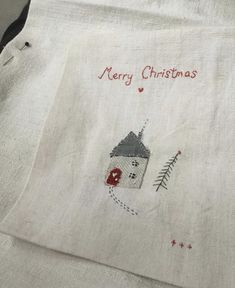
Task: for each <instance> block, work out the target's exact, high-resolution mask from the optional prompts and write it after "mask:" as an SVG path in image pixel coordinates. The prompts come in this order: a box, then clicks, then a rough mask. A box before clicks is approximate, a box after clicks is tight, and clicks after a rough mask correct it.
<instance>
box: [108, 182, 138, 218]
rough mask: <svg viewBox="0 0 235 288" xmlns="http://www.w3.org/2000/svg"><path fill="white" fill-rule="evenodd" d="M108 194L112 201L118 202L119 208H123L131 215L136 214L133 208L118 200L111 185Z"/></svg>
mask: <svg viewBox="0 0 235 288" xmlns="http://www.w3.org/2000/svg"><path fill="white" fill-rule="evenodd" d="M109 195H110V197H111V198H112V199H113V201H114V202H115V203H116V204H118V205H119V206H120V207H121V208H123V209H124V210H126V211H127V212H128V213H130V214H131V215H138V213H137V212H136V211H135V210H134V209H131V208H130V207H129V206H127V205H126V204H125V203H124V202H122V201H121V200H119V199H118V198H117V196H116V195H115V194H114V192H113V187H109Z"/></svg>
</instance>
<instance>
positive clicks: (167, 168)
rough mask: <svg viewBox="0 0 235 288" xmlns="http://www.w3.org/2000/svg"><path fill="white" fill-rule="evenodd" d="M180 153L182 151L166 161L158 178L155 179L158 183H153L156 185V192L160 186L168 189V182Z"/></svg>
mask: <svg viewBox="0 0 235 288" xmlns="http://www.w3.org/2000/svg"><path fill="white" fill-rule="evenodd" d="M180 154H181V151H178V152H177V153H176V154H175V156H173V157H171V158H170V159H169V160H168V161H167V162H166V164H165V165H164V166H163V169H162V170H161V171H160V172H159V175H158V177H157V179H156V180H155V181H154V182H156V183H154V184H153V186H156V192H157V191H158V190H159V189H160V187H163V188H164V189H166V190H167V182H168V180H169V178H170V174H171V172H172V170H173V167H174V166H175V164H176V162H177V160H178V156H179V155H180Z"/></svg>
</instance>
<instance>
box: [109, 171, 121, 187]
mask: <svg viewBox="0 0 235 288" xmlns="http://www.w3.org/2000/svg"><path fill="white" fill-rule="evenodd" d="M121 175H122V171H121V169H119V168H114V169H113V170H111V171H110V173H109V176H108V178H107V180H106V183H107V184H108V185H112V186H117V184H118V183H119V180H120V179H121Z"/></svg>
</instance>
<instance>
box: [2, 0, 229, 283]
mask: <svg viewBox="0 0 235 288" xmlns="http://www.w3.org/2000/svg"><path fill="white" fill-rule="evenodd" d="M108 2H109V1H106V3H104V4H105V5H103V6H101V7H102V8H100V6H98V5H94V3H89V4H87V3H83V2H81V1H79V2H78V1H73V2H71V3H70V6H68V7H67V4H68V2H62V1H61V2H60V3H59V4H58V3H57V5H58V6H56V7H57V9H54V10H53V9H52V10H50V9H49V8H52V7H53V8H55V7H54V6H53V5H55V2H54V1H51V2H50V1H48V2H47V3H44V4H41V3H39V2H38V3H37V1H35V2H34V5H35V6H34V9H36V11H37V12H38V13H39V14H40V15H44V17H41V18H40V17H39V23H40V24H42V25H43V26H42V27H40V29H39V28H38V27H39V26H37V25H38V23H37V25H36V24H35V22H34V21H33V23H31V25H33V24H34V25H35V26H33V28H34V29H31V34H30V32H28V33H27V34H26V35H25V36H27V37H28V39H29V40H30V42H31V43H32V49H28V50H27V51H24V53H20V52H17V53H16V51H14V53H16V55H15V58H14V61H13V62H12V63H11V64H10V65H9V66H6V67H5V68H4V70H3V73H4V77H3V79H5V81H6V80H8V82H6V83H7V84H5V83H4V85H3V94H2V95H4V96H5V97H6V99H5V101H3V102H4V104H5V106H4V105H3V106H2V107H3V108H4V109H2V111H3V112H2V113H1V117H2V119H4V121H5V124H6V125H5V126H3V128H1V131H2V135H3V136H4V137H3V138H2V139H3V140H2V147H4V149H3V148H2V147H1V149H3V150H2V151H3V153H2V155H3V156H2V157H1V158H2V159H3V161H5V162H6V164H8V167H9V169H6V170H5V174H6V176H5V177H4V179H5V180H4V181H3V184H2V186H3V190H4V189H5V191H6V194H7V192H8V191H9V190H11V191H12V188H10V189H9V185H11V186H12V187H13V191H14V189H15V190H21V191H22V192H23V193H22V196H21V198H20V199H19V200H18V202H17V203H16V205H15V206H14V207H13V208H12V209H11V211H10V212H9V213H8V215H7V217H6V218H5V219H4V220H3V222H2V224H1V230H2V231H3V232H4V233H7V234H10V235H13V236H17V237H19V238H21V239H25V240H27V241H30V242H34V243H36V244H39V245H41V246H45V247H48V248H52V249H55V250H58V251H61V252H66V253H69V254H73V255H76V256H82V257H84V258H88V259H91V260H93V261H96V262H99V263H103V264H106V265H110V266H114V267H117V268H120V269H122V270H126V271H130V272H133V273H136V274H139V275H143V276H147V277H150V278H154V279H158V280H161V281H166V282H170V283H173V284H175V285H180V286H184V287H211V286H214V287H233V283H234V275H233V271H234V269H233V267H234V241H233V235H234V201H233V200H234V194H233V192H232V190H233V189H232V188H233V187H234V186H233V174H232V172H233V166H232V163H233V160H234V149H233V146H232V145H231V144H232V143H233V142H232V141H233V139H234V133H233V130H232V127H233V123H234V113H233V112H234V101H233V98H232V91H233V85H234V84H233V83H232V79H233V77H234V74H233V73H234V72H233V69H232V67H233V61H234V58H233V57H234V53H233V48H234V29H233V27H232V25H231V23H230V21H231V18H230V17H227V19H226V21H227V23H226V25H225V24H223V25H221V26H223V27H216V25H215V26H213V27H211V24H212V23H214V22H213V21H214V18H213V17H211V18H209V19H203V20H202V21H201V22H200V24H199V25H198V26H197V27H194V26H193V25H192V23H189V24H188V21H187V20H185V19H184V18H183V17H182V15H181V17H182V21H176V22H179V23H178V27H177V28H176V27H174V28H173V27H172V26H171V25H170V24H172V23H171V21H169V17H166V18H167V19H164V20H166V21H165V23H164V20H162V19H160V20H159V19H158V17H156V18H157V19H155V18H154V17H150V18H148V17H146V18H145V17H143V16H144V15H143V14H144V12H139V14H138V13H137V11H134V12H132V11H130V10H128V9H130V7H128V5H131V4H132V3H131V1H130V2H128V4H127V5H125V4H124V2H120V4H119V6H124V7H125V9H124V7H112V6H110V3H108ZM182 3H183V2H182ZM108 4H109V6H108ZM158 4H159V3H158ZM212 4H213V3H212ZM37 5H38V6H37ZM44 5H45V6H44ZM142 5H143V3H142ZM145 5H146V6H147V8H148V9H146V11H145V13H146V16H148V15H149V13H150V12H149V11H150V8H151V3H149V2H148V5H147V3H146V1H145ZM168 5H169V3H166V4H165V5H163V8H162V9H163V11H168V10H167V9H169V7H168ZM140 7H141V6H140ZM142 7H143V6H142ZM153 7H156V6H153ZM178 7H179V6H178ZM65 8H66V14H65V13H64V11H65ZM127 8H128V9H127ZM138 8H139V7H138V5H137V7H136V10H138ZM48 11H50V14H49V15H50V17H49V16H48V14H47V13H48ZM62 11H63V13H62ZM94 11H95V12H94ZM126 11H127V12H126ZM160 11H162V10H161V9H160ZM173 11H174V12H176V11H177V10H174V9H173ZM89 13H90V14H89ZM55 14H57V17H58V15H60V16H62V17H58V18H59V19H60V23H61V24H62V25H61V26H60V27H58V26H57V27H56V26H55V19H54V17H55ZM127 14H128V16H132V17H127ZM173 14H174V13H173ZM183 14H184V13H183ZM45 15H46V16H45ZM78 15H79V16H80V20H79V21H80V22H79V23H78V21H77V23H76V24H75V23H74V22H73V21H75V16H78ZM90 15H92V16H93V17H91V16H90ZM101 15H103V16H106V17H103V18H101ZM212 15H213V13H212ZM215 15H216V13H215ZM81 16H83V17H81ZM89 16H90V17H89ZM111 16H112V17H111ZM137 16H138V17H137ZM213 16H214V15H213ZM45 18H49V19H50V20H51V21H49V22H47V23H45V22H44V21H45ZM61 18H62V19H61ZM68 18H69V20H68ZM192 18H193V17H192ZM146 19H148V22H146V21H144V20H146ZM154 20H156V21H154ZM222 20H224V19H223V17H221V22H222ZM30 21H31V20H30V17H29V23H30ZM151 22H153V23H151ZM173 22H175V21H173ZM189 22H190V21H189ZM29 23H28V25H29ZM223 23H224V22H223ZM134 24H136V25H134ZM174 24H175V23H174ZM190 24H191V25H190ZM202 24H203V25H202ZM50 25H51V26H50ZM85 26H87V28H86V30H85V31H84V28H85ZM191 26H192V27H191ZM218 26H219V25H218ZM27 27H28V26H27ZM157 27H158V29H157V30H156V28H157ZM163 27H164V29H160V28H163ZM68 28H70V29H68ZM166 28H167V29H166ZM46 29H48V30H49V32H48V34H45V32H46ZM64 29H66V31H69V32H68V35H64V34H62V33H61V31H62V30H64ZM111 30H112V31H111ZM128 30H129V31H128ZM141 30H145V31H144V32H143V31H141ZM26 31H27V28H26ZM29 31H30V30H29ZM146 31H147V32H146ZM78 32H79V33H78ZM23 33H25V32H23ZM23 33H22V34H21V36H20V37H23V36H24V34H23ZM58 35H60V37H59V36H58ZM61 35H63V37H61ZM25 36H24V37H25ZM30 36H31V39H30ZM35 36H37V37H38V36H39V37H38V38H37V40H36V39H35ZM20 37H19V38H17V40H16V41H15V42H13V43H12V44H10V45H9V50H7V51H6V52H5V53H4V55H3V59H2V60H3V63H4V61H5V60H6V59H7V57H9V55H8V54H9V52H10V47H11V45H13V44H18V43H19V42H20V41H19V40H20V39H22V38H20ZM17 41H19V42H17ZM21 42H22V41H21ZM42 50H43V52H44V53H43V54H42V52H41V51H42ZM25 63H27V64H28V66H26V65H25ZM30 63H31V65H30ZM22 69H23V71H22ZM12 77H15V78H17V81H13V79H14V78H12ZM27 77H28V79H30V82H29V80H27V81H25V79H27ZM50 79H53V81H50ZM21 80H24V81H21ZM48 80H49V81H48ZM11 81H12V82H13V83H14V84H13V85H12V86H10V83H11ZM16 93H17V94H16ZM32 94H33V95H34V96H35V97H34V98H32ZM18 95H23V97H21V98H19V96H18ZM10 96H11V97H10ZM19 99H20V101H19ZM19 102H20V105H19ZM15 103H17V105H16V104H15ZM39 104H40V106H39ZM32 108H33V109H32ZM23 112H27V113H30V114H27V113H23ZM35 112H37V113H38V114H37V113H36V114H35ZM19 120H20V121H21V122H19ZM22 121H23V123H22ZM33 121H35V122H33ZM24 123H25V125H24ZM35 123H36V124H35ZM35 128H36V129H35ZM42 128H43V131H42ZM10 129H12V130H10ZM32 131H33V132H34V131H36V132H35V139H36V140H34V139H29V135H33V132H32ZM22 132H23V133H22ZM41 132H42V134H40V133H41ZM27 133H28V134H27ZM9 135H13V137H14V138H13V139H14V140H13V139H12V138H11V137H9ZM40 135H41V136H40ZM28 139H29V140H30V144H29V145H28V146H27V145H25V143H27V141H28ZM24 141H25V142H24ZM38 141H40V142H38ZM9 144H11V145H9ZM15 144H16V145H17V146H15ZM38 144H39V145H38ZM37 145H38V148H37ZM16 148H17V149H16ZM30 149H31V150H32V151H33V152H31V150H30ZM12 151H14V152H15V154H14V153H12ZM25 151H26V152H25ZM24 152H25V154H26V155H24ZM27 152H28V154H27ZM12 154H13V155H12ZM22 154H23V155H24V157H23V161H22V160H16V158H17V159H18V157H19V155H20V156H22ZM34 156H35V161H34V160H33V158H34ZM14 157H15V158H14ZM2 159H1V161H2ZM4 159H5V160H4ZM17 161H19V162H17ZM32 162H34V163H33V166H32ZM16 163H18V164H19V163H20V164H21V166H20V167H16ZM12 167H13V168H12ZM226 171H231V173H227V172H226ZM13 172H14V173H16V172H17V173H19V174H15V178H16V179H15V180H14V179H13V181H9V179H12V173H13ZM7 177H8V178H7ZM9 183H10V184H9ZM12 202H13V201H12ZM205 267H206V269H205Z"/></svg>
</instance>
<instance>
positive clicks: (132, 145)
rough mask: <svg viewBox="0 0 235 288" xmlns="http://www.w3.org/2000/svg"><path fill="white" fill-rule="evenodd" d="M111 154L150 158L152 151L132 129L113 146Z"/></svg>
mask: <svg viewBox="0 0 235 288" xmlns="http://www.w3.org/2000/svg"><path fill="white" fill-rule="evenodd" d="M110 156H111V157H113V156H126V157H141V158H149V156H150V151H149V150H148V149H147V148H146V147H145V146H144V144H143V143H142V141H141V138H140V137H138V136H136V134H135V133H134V132H132V131H131V132H130V133H129V134H128V135H127V136H126V138H124V139H123V140H122V141H121V142H120V143H119V144H118V145H117V146H116V147H114V148H113V151H112V152H111V153H110Z"/></svg>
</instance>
